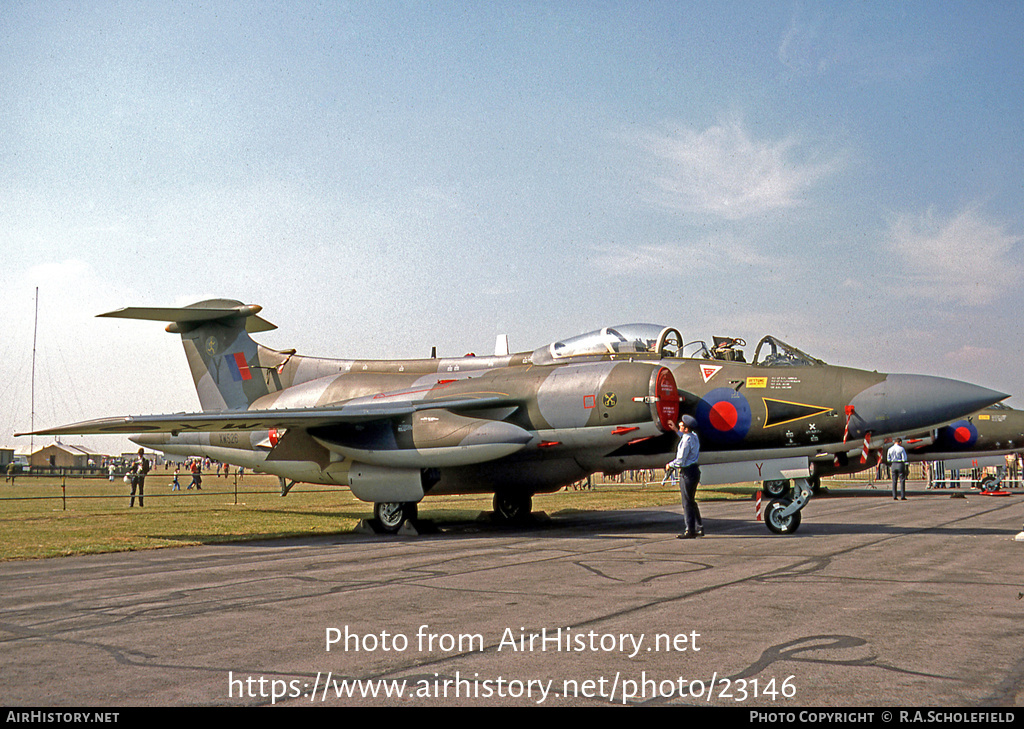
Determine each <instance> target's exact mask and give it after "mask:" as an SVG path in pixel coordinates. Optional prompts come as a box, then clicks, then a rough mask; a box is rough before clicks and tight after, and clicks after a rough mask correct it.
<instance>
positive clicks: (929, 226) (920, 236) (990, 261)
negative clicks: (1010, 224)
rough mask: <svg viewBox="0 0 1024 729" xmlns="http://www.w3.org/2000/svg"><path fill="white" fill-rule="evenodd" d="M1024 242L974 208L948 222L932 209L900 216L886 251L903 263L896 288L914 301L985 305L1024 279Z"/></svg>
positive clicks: (889, 236)
mask: <svg viewBox="0 0 1024 729" xmlns="http://www.w3.org/2000/svg"><path fill="white" fill-rule="evenodd" d="M1022 242H1024V236H1020V235H1015V234H1013V233H1010V232H1009V231H1007V229H1006V226H1005V225H1003V224H999V223H994V222H991V221H989V220H986V219H985V218H984V217H983V216H982V215H981V213H980V212H979V211H978V209H977V207H969V208H967V209H965V210H963V211H961V212H959V213H957V214H956V215H954V216H953V217H951V218H949V219H945V220H943V219H940V218H939V216H938V215H937V214H936V213H935V210H934V209H929V210H928V211H927V212H925V213H924V214H922V215H901V216H899V217H898V218H896V219H895V220H894V221H893V223H892V225H891V226H890V228H889V232H888V235H887V246H888V248H889V249H890V250H891V251H892V259H893V260H896V261H900V262H901V266H900V268H901V269H902V271H903V275H902V277H901V279H900V282H899V284H898V286H899V287H901V288H902V289H903V290H904V291H906V292H907V293H910V294H912V295H915V296H920V297H923V298H927V299H933V300H937V301H941V302H953V303H960V304H975V305H984V304H989V303H991V302H993V301H994V300H996V299H998V298H1000V297H1002V296H1003V295H1004V294H1006V293H1008V292H1009V291H1011V290H1012V289H1013V288H1014V287H1015V286H1016V285H1017V282H1018V281H1020V278H1021V275H1022V274H1024V266H1022V257H1021V253H1022Z"/></svg>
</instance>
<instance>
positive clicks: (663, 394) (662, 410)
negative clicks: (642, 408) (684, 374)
mask: <svg viewBox="0 0 1024 729" xmlns="http://www.w3.org/2000/svg"><path fill="white" fill-rule="evenodd" d="M654 396H655V397H656V398H658V404H657V411H658V424H659V425H660V426H661V429H662V430H669V425H668V424H669V423H675V422H676V421H677V420H679V389H678V388H677V387H676V378H675V377H673V376H672V371H671V370H669V369H667V368H665V367H662V368H661V370H660V371H659V372H658V378H657V379H656V380H655V381H654Z"/></svg>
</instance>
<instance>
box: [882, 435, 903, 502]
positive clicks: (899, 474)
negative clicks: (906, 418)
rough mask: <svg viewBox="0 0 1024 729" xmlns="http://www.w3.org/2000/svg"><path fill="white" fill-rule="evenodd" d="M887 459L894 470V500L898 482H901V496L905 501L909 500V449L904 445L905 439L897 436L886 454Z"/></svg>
mask: <svg viewBox="0 0 1024 729" xmlns="http://www.w3.org/2000/svg"><path fill="white" fill-rule="evenodd" d="M885 458H886V460H887V461H888V462H889V468H890V470H891V471H892V498H893V501H895V500H896V499H897V497H896V482H897V481H899V484H900V495H899V498H900V499H902V500H903V501H906V500H907V451H906V449H905V448H904V447H903V439H902V438H897V439H896V442H895V443H894V444H893V446H892V448H890V449H889V452H888V453H887V454H886V457H885Z"/></svg>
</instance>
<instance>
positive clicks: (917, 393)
mask: <svg viewBox="0 0 1024 729" xmlns="http://www.w3.org/2000/svg"><path fill="white" fill-rule="evenodd" d="M1007 397H1009V395H1006V394H1004V393H1001V392H996V391H995V390H990V389H989V388H987V387H981V386H979V385H972V384H971V383H969V382H962V381H960V380H951V379H948V378H945V377H933V376H931V375H888V376H887V377H886V378H885V380H884V381H883V382H879V383H878V384H877V385H872V386H871V387H869V388H867V389H866V390H864V391H863V392H861V393H859V394H858V395H856V396H855V397H854V398H853V399H852V400H851V401H850V404H851V405H852V406H853V408H854V414H853V417H852V418H851V419H850V434H851V435H853V436H854V437H860V436H862V435H864V433H866V432H869V431H880V430H881V431H885V432H901V431H906V430H914V429H920V428H928V427H931V426H933V425H939V424H940V423H945V422H948V421H950V420H955V419H956V418H960V417H963V416H965V415H969V414H970V413H973V412H974V411H976V410H980V409H982V408H984V407H987V406H989V405H991V404H992V403H996V402H999V401H1000V400H1004V399H1006V398H1007Z"/></svg>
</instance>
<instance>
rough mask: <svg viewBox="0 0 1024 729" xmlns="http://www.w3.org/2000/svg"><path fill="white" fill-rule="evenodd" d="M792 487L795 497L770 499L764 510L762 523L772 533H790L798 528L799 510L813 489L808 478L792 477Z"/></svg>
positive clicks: (808, 498) (804, 504) (808, 499)
mask: <svg viewBox="0 0 1024 729" xmlns="http://www.w3.org/2000/svg"><path fill="white" fill-rule="evenodd" d="M793 487H794V491H795V493H796V498H795V499H787V498H779V499H772V500H771V501H770V502H768V506H767V508H765V510H764V524H765V526H766V527H768V531H770V532H771V533H772V534H792V533H794V532H795V531H796V530H797V529H799V528H800V511H801V510H802V509H803V508H804V507H805V506H807V502H808V501H810V499H811V495H812V494H813V493H814V490H813V487H812V486H811V479H808V478H798V479H794V481H793Z"/></svg>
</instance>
